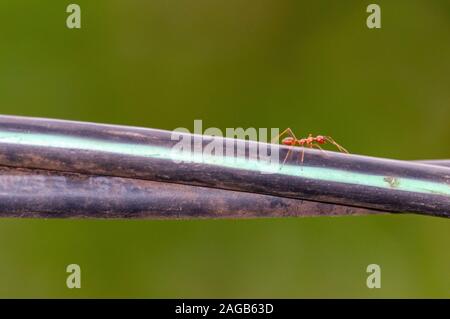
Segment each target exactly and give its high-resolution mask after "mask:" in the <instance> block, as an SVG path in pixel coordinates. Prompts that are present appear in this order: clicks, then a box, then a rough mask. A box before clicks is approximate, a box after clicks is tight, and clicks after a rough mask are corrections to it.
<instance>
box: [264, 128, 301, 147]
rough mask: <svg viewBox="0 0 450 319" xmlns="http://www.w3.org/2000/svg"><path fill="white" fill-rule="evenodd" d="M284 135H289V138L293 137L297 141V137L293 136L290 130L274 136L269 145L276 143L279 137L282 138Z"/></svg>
mask: <svg viewBox="0 0 450 319" xmlns="http://www.w3.org/2000/svg"><path fill="white" fill-rule="evenodd" d="M284 134H289V136H290V137H293V138H294V139H295V140H297V137H296V136H295V134H294V132H293V131H292V130H291V128H289V127H288V128H287V129H285V130H284V131H283V132H281V133H280V134H278V135H277V136H275V137H274V138H273V139H272V141H271V142H270V143H272V144H273V142H275V141H278V139H279V138H280V137H282V136H283V135H284Z"/></svg>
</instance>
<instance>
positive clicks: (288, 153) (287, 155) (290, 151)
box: [280, 148, 292, 169]
mask: <svg viewBox="0 0 450 319" xmlns="http://www.w3.org/2000/svg"><path fill="white" fill-rule="evenodd" d="M291 153H292V148H289V151H288V152H287V154H286V157H285V158H284V161H283V164H281V167H280V169H282V168H283V166H284V164H286V161H287V159H288V157H289V155H291Z"/></svg>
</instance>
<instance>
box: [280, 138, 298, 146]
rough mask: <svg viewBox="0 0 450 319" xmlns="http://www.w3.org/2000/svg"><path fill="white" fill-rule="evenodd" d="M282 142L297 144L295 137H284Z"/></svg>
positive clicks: (284, 143)
mask: <svg viewBox="0 0 450 319" xmlns="http://www.w3.org/2000/svg"><path fill="white" fill-rule="evenodd" d="M281 144H283V145H294V144H295V139H294V138H293V137H286V138H283V140H282V141H281Z"/></svg>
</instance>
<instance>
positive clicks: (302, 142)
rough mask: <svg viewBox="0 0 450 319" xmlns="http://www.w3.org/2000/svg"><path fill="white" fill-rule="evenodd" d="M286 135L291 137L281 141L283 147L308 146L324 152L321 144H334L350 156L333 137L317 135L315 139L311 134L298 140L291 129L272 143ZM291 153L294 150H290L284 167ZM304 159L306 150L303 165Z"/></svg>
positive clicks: (303, 152)
mask: <svg viewBox="0 0 450 319" xmlns="http://www.w3.org/2000/svg"><path fill="white" fill-rule="evenodd" d="M284 134H289V135H290V136H288V137H285V138H284V139H282V140H281V144H283V145H287V146H300V147H305V146H308V147H309V148H313V147H316V148H318V149H319V150H321V151H323V149H322V147H320V145H319V144H326V143H330V144H333V145H334V146H336V147H337V149H338V150H339V151H341V152H342V153H347V154H348V151H347V150H346V149H345V148H343V147H342V146H341V145H339V144H338V143H336V141H335V140H334V139H333V138H332V137H331V136H323V135H317V136H315V137H314V136H313V135H312V134H309V135H308V137H305V138H300V139H298V138H297V137H296V136H295V134H294V132H293V131H292V130H291V129H290V128H287V129H285V130H284V131H283V132H282V133H281V134H279V135H278V136H277V137H276V138H274V139H273V140H272V142H273V141H274V140H278V139H279V138H280V137H281V136H283V135H284ZM291 152H292V148H289V151H288V153H287V154H286V157H285V159H284V161H283V165H284V163H286V160H287V159H288V157H289V155H290V154H291ZM304 158H305V149H302V155H301V162H302V164H303V159H304Z"/></svg>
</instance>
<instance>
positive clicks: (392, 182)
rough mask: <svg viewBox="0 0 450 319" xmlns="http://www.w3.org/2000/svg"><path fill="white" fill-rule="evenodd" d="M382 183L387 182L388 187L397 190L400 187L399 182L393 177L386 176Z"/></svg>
mask: <svg viewBox="0 0 450 319" xmlns="http://www.w3.org/2000/svg"><path fill="white" fill-rule="evenodd" d="M384 181H385V182H387V183H388V184H389V186H390V187H392V188H397V187H398V185H400V181H399V180H398V179H397V178H395V177H393V176H386V177H385V178H384Z"/></svg>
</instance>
